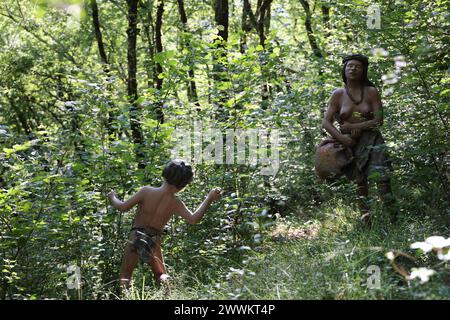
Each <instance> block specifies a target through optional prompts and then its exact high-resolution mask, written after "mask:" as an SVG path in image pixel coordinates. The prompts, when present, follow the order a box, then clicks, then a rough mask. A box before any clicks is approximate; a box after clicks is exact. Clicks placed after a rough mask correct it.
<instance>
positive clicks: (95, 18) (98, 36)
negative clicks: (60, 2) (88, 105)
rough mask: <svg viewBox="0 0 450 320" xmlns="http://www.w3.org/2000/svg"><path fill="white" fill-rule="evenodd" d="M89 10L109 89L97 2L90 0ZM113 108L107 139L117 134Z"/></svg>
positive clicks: (106, 58) (111, 107)
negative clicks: (90, 10) (114, 125)
mask: <svg viewBox="0 0 450 320" xmlns="http://www.w3.org/2000/svg"><path fill="white" fill-rule="evenodd" d="M91 9H92V23H93V25H94V31H95V39H96V40H97V47H98V53H99V55H100V59H101V61H102V64H103V72H104V73H105V75H106V76H107V78H108V84H107V86H108V88H109V87H110V82H109V80H110V78H111V74H110V69H109V63H108V57H107V55H106V52H105V46H104V44H103V36H102V31H101V29H100V19H99V12H98V5H97V0H91ZM113 107H114V106H113V105H111V106H110V108H109V109H110V110H108V120H107V123H106V131H107V132H108V137H110V135H111V134H116V133H117V130H116V129H114V127H113V121H114V119H115V115H114V111H113V110H111V109H114V108H113Z"/></svg>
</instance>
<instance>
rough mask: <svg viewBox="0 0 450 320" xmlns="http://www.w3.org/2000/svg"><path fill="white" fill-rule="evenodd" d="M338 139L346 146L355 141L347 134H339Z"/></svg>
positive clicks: (351, 144)
mask: <svg viewBox="0 0 450 320" xmlns="http://www.w3.org/2000/svg"><path fill="white" fill-rule="evenodd" d="M339 140H340V142H341V143H342V144H343V145H344V146H346V147H351V146H353V144H354V143H355V141H354V140H353V139H352V138H350V136H349V135H348V134H343V135H341V137H340V139H339Z"/></svg>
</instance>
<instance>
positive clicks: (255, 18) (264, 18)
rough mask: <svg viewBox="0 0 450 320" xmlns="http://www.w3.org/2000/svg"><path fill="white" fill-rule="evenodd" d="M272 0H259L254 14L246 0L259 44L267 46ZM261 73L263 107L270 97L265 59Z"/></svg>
mask: <svg viewBox="0 0 450 320" xmlns="http://www.w3.org/2000/svg"><path fill="white" fill-rule="evenodd" d="M271 3H272V0H259V1H258V3H257V8H256V13H255V14H254V13H253V11H252V8H251V5H250V1H249V0H244V6H243V7H244V8H243V10H244V11H245V12H246V16H248V17H249V21H250V22H251V24H252V25H253V28H254V29H255V31H256V32H257V33H258V37H259V44H260V45H261V46H262V47H263V48H264V49H265V48H266V33H267V32H268V31H269V27H270V5H271ZM260 64H261V73H262V76H263V82H264V83H263V84H262V85H261V99H262V101H263V107H265V106H266V105H267V102H266V101H267V100H268V99H269V90H270V89H269V85H268V84H267V82H266V80H265V78H266V72H265V61H261V63H260Z"/></svg>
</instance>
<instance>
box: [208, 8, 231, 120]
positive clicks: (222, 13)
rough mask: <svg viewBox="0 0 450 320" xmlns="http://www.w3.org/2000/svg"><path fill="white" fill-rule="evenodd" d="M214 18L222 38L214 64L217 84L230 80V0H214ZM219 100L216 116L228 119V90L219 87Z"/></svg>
mask: <svg viewBox="0 0 450 320" xmlns="http://www.w3.org/2000/svg"><path fill="white" fill-rule="evenodd" d="M213 4H214V20H215V22H216V25H217V26H218V29H219V32H218V36H219V37H221V39H219V40H218V42H217V47H216V52H215V54H214V59H215V60H216V61H214V66H213V71H212V76H213V79H214V82H215V84H216V86H217V85H219V84H220V83H223V82H227V81H229V79H228V72H227V68H228V66H227V63H226V60H227V52H226V43H227V41H228V0H214V1H213ZM217 90H218V93H217V97H218V101H217V103H216V104H215V109H216V110H215V117H216V119H218V120H221V121H224V122H225V121H227V119H228V118H229V112H228V110H226V108H225V104H226V102H227V101H228V96H229V95H228V93H227V90H226V89H225V90H223V89H217Z"/></svg>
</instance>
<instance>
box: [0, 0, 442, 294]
mask: <svg viewBox="0 0 450 320" xmlns="http://www.w3.org/2000/svg"><path fill="white" fill-rule="evenodd" d="M97 2H98V6H99V14H100V16H99V19H100V24H101V31H102V36H103V44H104V47H105V51H106V53H107V60H108V64H107V66H106V67H107V68H105V65H103V64H102V63H101V59H100V57H99V52H98V46H97V42H96V37H95V32H94V27H93V23H92V12H91V8H90V6H89V1H76V0H73V1H63V0H55V1H53V0H52V1H44V0H39V1H34V0H28V1H13V0H7V1H2V4H1V5H0V32H1V34H2V37H1V39H0V44H1V46H0V61H1V62H0V160H1V162H0V239H1V240H0V270H1V278H0V299H6V298H8V299H42V298H57V299H59V298H64V299H107V298H110V299H113V298H131V299H161V298H164V293H163V289H162V288H159V287H157V286H156V285H155V284H154V283H153V281H152V279H151V276H150V272H149V270H148V269H147V268H143V267H140V268H139V269H138V270H136V273H135V277H134V287H133V289H132V290H131V291H130V292H128V293H127V294H125V295H120V293H119V286H118V281H117V278H118V272H119V268H120V262H121V255H122V253H123V248H124V245H125V243H126V239H127V236H128V231H129V227H130V226H131V223H132V219H133V215H134V212H129V213H126V214H120V213H118V212H117V211H116V210H114V209H112V208H111V207H110V206H109V204H108V203H107V200H106V197H105V195H106V193H107V192H108V191H109V190H110V189H114V190H116V192H117V193H118V195H119V197H120V198H121V199H123V198H127V197H129V196H130V195H132V194H133V193H134V192H136V191H137V190H138V189H139V187H140V186H143V185H158V184H159V183H160V181H161V178H160V174H161V170H162V168H163V166H164V164H165V163H166V161H167V160H169V159H170V157H171V149H172V148H173V147H174V141H172V139H171V138H172V137H173V135H174V133H175V132H176V131H177V130H181V129H183V128H189V127H191V126H192V124H193V123H194V122H195V121H202V123H203V125H204V127H211V128H217V129H221V130H225V129H243V130H245V129H255V128H272V129H278V130H279V131H280V132H281V147H280V170H279V172H278V173H277V174H276V175H275V176H273V177H264V176H262V175H261V174H260V165H257V166H244V165H239V166H238V165H217V164H213V163H195V169H196V174H195V180H194V183H193V184H192V185H190V186H189V187H188V188H187V189H186V190H184V191H183V192H182V193H181V194H180V197H181V198H182V199H183V201H185V202H186V204H187V205H188V207H190V208H195V207H196V206H197V205H198V204H199V202H200V201H201V200H203V196H204V194H205V193H206V192H207V191H208V190H209V189H210V188H212V187H216V186H220V187H222V188H223V189H224V196H223V198H222V200H221V201H219V202H218V203H216V204H214V205H213V206H212V207H211V208H210V209H209V211H208V213H207V214H206V215H205V217H204V219H203V220H202V222H201V223H200V224H198V225H194V226H188V225H187V224H186V223H185V222H184V221H182V220H181V219H179V218H176V217H174V218H172V219H171V221H170V222H169V224H168V226H167V228H166V230H165V237H164V239H165V240H164V245H163V251H164V254H165V262H166V264H167V265H168V267H169V273H170V274H172V275H173V278H174V280H173V287H174V288H173V290H172V296H171V298H232V299H247V298H254V299H290V298H317V299H323V298H333V299H344V298H346V299H348V298H350V299H353V298H370V299H388V298H411V299H415V298H448V297H449V295H448V289H446V288H445V287H444V286H443V285H442V284H443V283H446V281H447V282H448V274H447V273H446V272H447V271H446V270H444V272H442V273H440V274H439V275H438V276H436V277H434V278H432V280H431V281H430V282H429V283H427V284H425V285H420V284H417V283H412V284H410V285H408V283H407V282H405V281H404V279H401V277H400V276H399V275H398V274H396V272H395V271H394V270H393V269H392V267H391V265H390V263H389V261H388V260H387V259H386V257H385V256H384V253H385V252H386V251H387V250H391V249H392V250H394V249H395V250H405V251H406V250H409V244H410V243H411V242H413V241H414V240H417V239H425V238H427V237H429V236H431V235H433V234H442V235H445V236H447V237H448V231H449V230H448V226H449V225H450V224H449V222H450V221H449V211H448V208H449V207H450V206H449V203H448V196H447V194H448V150H449V141H450V139H449V137H448V116H449V105H448V98H449V96H450V69H449V66H450V57H449V52H450V50H449V42H448V35H447V34H446V33H445V30H448V27H449V19H448V4H449V1H429V2H420V1H377V2H376V3H378V4H379V5H380V9H381V13H382V21H381V22H382V23H381V29H380V30H376V29H368V27H367V17H366V14H367V6H368V4H367V2H365V1H355V0H341V1H335V2H333V4H332V5H331V7H330V8H329V9H330V14H329V17H328V18H329V19H328V21H326V19H324V18H326V17H323V16H322V14H323V13H322V11H321V6H322V4H324V2H317V5H316V6H314V8H313V6H312V5H310V6H311V9H312V30H313V32H314V36H315V38H316V40H317V43H318V46H319V48H320V50H321V54H322V56H323V57H322V58H318V57H317V55H315V54H314V52H313V51H312V50H311V46H310V42H309V38H308V36H307V33H306V29H305V25H304V23H305V18H306V15H305V14H304V10H303V8H302V6H301V4H300V2H299V1H294V0H292V1H273V3H272V5H271V20H270V29H269V30H266V40H265V42H264V43H263V44H262V43H260V39H259V37H258V34H257V32H255V30H252V31H250V32H245V31H243V30H242V25H241V13H242V7H241V5H242V4H241V3H240V2H239V1H238V2H234V3H235V5H233V6H230V10H231V11H232V12H231V11H230V24H229V30H228V31H229V39H228V42H227V43H224V42H223V41H222V40H223V39H219V38H218V36H217V26H215V25H214V17H213V15H214V13H213V11H212V7H211V5H210V3H209V2H208V1H197V0H195V1H189V2H188V1H185V6H186V8H185V9H186V11H187V16H188V23H187V24H186V26H182V24H181V22H180V18H179V16H178V11H177V8H176V2H174V1H172V2H170V1H168V2H166V8H165V11H164V16H163V28H162V38H163V51H162V52H159V53H157V52H156V51H155V43H154V34H152V32H154V21H155V15H156V9H155V8H154V3H153V1H150V0H145V1H140V3H141V5H140V9H139V17H138V20H139V25H138V27H139V29H140V30H139V34H138V39H137V42H138V43H137V60H138V66H137V81H138V91H139V97H138V100H137V104H138V105H139V108H138V113H139V115H138V117H137V119H138V121H137V122H138V125H139V126H140V128H141V131H142V136H143V145H140V146H137V145H135V143H134V142H133V141H134V140H133V137H132V130H131V128H132V125H133V124H132V123H131V120H130V119H133V117H132V115H131V112H132V109H131V106H130V103H129V97H127V74H128V73H127V65H126V63H127V32H126V31H127V27H128V22H127V17H126V13H127V8H126V2H125V1H122V2H120V1H97ZM251 3H252V6H253V10H255V6H256V1H251ZM373 3H375V2H373ZM68 6H75V7H73V9H74V8H75V9H76V8H78V9H79V11H77V10H78V9H77V10H75V9H74V10H75V11H73V10H72V11H67V10H66V9H67V7H68ZM64 8H65V9H64ZM143 8H145V10H144V9H143ZM71 12H72V13H75V15H73V14H72V13H71ZM77 12H78V13H79V15H78V14H77ZM74 19H75V20H74ZM244 36H245V37H244ZM349 52H361V53H364V54H366V55H368V56H369V57H370V72H369V78H370V79H371V80H372V81H373V82H374V83H375V84H376V86H377V88H378V89H379V91H380V93H381V96H382V100H383V107H384V119H385V120H384V125H383V128H382V131H383V136H384V137H385V139H386V141H387V144H388V147H389V153H390V157H391V159H392V160H393V164H394V171H395V172H394V177H393V181H392V184H393V188H394V194H395V195H396V198H397V200H398V211H399V215H400V217H401V220H400V222H399V224H398V225H396V226H386V223H385V221H386V220H385V219H387V217H385V213H384V212H383V211H382V209H381V205H380V203H379V200H378V199H377V198H374V199H373V200H372V203H371V205H372V208H373V210H375V212H377V219H376V221H375V226H374V228H373V229H372V230H363V229H359V228H358V227H357V222H356V221H357V214H356V212H355V211H354V208H353V207H352V206H351V204H352V203H354V202H355V200H356V195H355V186H354V185H351V184H348V183H345V182H344V181H336V182H334V183H333V184H328V185H327V184H324V183H321V182H319V181H318V180H317V178H316V176H315V174H314V171H313V156H314V151H315V146H316V145H317V143H318V142H319V141H320V139H321V138H322V136H323V132H322V131H321V122H322V117H323V112H324V110H325V107H326V104H327V100H328V99H329V96H330V94H331V92H332V91H333V90H334V89H335V88H337V87H340V86H342V81H341V58H342V56H343V55H345V54H347V53H349ZM157 65H160V66H161V67H162V73H159V74H158V77H155V71H156V66H157ZM155 78H158V79H159V80H162V87H161V88H160V89H157V88H159V87H157V86H156V85H155V82H156V79H155ZM190 81H194V82H195V84H196V96H195V95H194V94H193V92H192V91H190V90H192V89H189V88H190ZM158 108H161V110H162V111H163V113H164V116H165V122H164V123H162V124H161V123H159V122H158V120H157V117H156V114H157V110H158ZM137 150H142V157H143V159H141V160H142V161H143V163H144V164H145V168H141V167H139V166H138V159H137V156H136V154H137V152H136V151H137ZM289 224H292V225H293V226H295V227H296V228H299V229H301V230H304V229H305V230H309V228H312V229H311V230H313V231H314V232H313V231H311V232H313V233H314V234H315V235H314V236H312V237H306V238H305V239H304V238H300V239H297V240H295V239H294V240H292V239H289V237H288V239H287V240H286V241H284V242H280V241H279V239H277V238H276V237H275V238H274V237H273V232H274V230H276V229H277V228H279V227H280V226H285V225H289ZM308 232H309V231H308ZM383 250H384V251H383ZM330 257H331V258H330ZM372 264H373V265H379V266H380V267H381V268H382V284H383V285H382V288H381V289H379V290H375V291H372V290H368V289H367V288H366V287H365V285H364V283H365V279H367V274H366V269H367V267H368V266H369V265H372ZM71 265H75V266H79V267H80V269H81V270H80V271H81V274H82V286H81V289H80V290H75V289H68V288H67V285H66V280H67V278H68V271H67V267H68V266H71ZM424 265H429V264H424ZM411 267H413V266H411Z"/></svg>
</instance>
